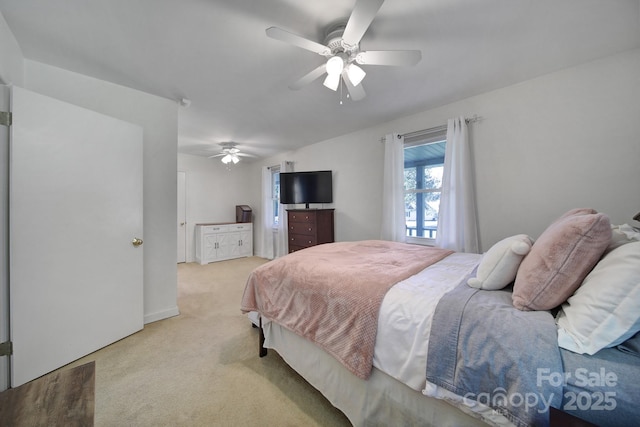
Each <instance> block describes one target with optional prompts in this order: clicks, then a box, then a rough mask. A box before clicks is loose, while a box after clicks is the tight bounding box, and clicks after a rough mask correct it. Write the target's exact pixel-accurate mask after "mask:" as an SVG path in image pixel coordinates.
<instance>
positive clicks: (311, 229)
mask: <svg viewBox="0 0 640 427" xmlns="http://www.w3.org/2000/svg"><path fill="white" fill-rule="evenodd" d="M289 234H291V235H293V234H304V235H315V234H316V225H315V223H312V222H291V223H289Z"/></svg>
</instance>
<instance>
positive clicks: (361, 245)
mask: <svg viewBox="0 0 640 427" xmlns="http://www.w3.org/2000/svg"><path fill="white" fill-rule="evenodd" d="M451 253H453V252H452V251H449V250H444V249H439V248H431V247H425V246H419V245H409V244H405V243H397V242H388V241H381V240H366V241H360V242H339V243H329V244H324V245H319V246H313V247H310V248H307V249H304V250H302V251H298V252H294V253H292V254H289V255H287V256H284V257H282V258H278V259H275V260H273V261H270V262H268V263H266V264H263V265H262V266H260V267H258V268H256V269H255V270H254V271H253V272H252V273H251V275H250V276H249V279H248V281H247V285H246V288H245V291H244V295H243V297H242V304H241V310H242V311H243V312H249V311H258V312H259V313H260V314H262V315H263V316H264V317H266V318H268V319H270V320H273V321H275V322H277V323H279V324H280V325H282V326H284V327H286V328H287V329H289V330H291V331H293V332H295V333H296V334H298V335H301V336H303V337H305V338H307V339H309V340H311V341H312V342H314V343H316V344H317V345H319V346H320V347H321V348H323V349H324V350H325V351H326V352H328V353H329V354H331V355H332V356H333V357H335V358H336V359H337V360H338V361H340V362H341V363H342V364H343V365H344V366H345V367H346V368H347V369H349V370H350V371H351V372H353V373H354V374H355V375H356V376H358V377H359V378H362V379H367V378H368V377H369V375H370V373H371V368H372V366H373V349H374V346H375V340H376V332H377V327H378V312H379V310H380V305H381V304H382V299H383V298H384V296H385V294H386V293H387V291H388V290H389V289H390V288H391V287H392V286H393V285H394V284H396V283H398V282H400V281H402V280H404V279H406V278H408V277H411V276H413V275H414V274H416V273H418V272H420V271H422V270H423V269H424V268H426V267H428V266H429V265H431V264H434V263H436V262H438V261H440V260H441V259H443V258H445V257H446V256H448V255H450V254H451Z"/></svg>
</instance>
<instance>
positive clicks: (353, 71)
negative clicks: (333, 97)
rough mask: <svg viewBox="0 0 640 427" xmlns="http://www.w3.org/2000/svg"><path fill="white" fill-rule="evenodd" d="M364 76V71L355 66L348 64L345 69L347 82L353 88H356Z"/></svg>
mask: <svg viewBox="0 0 640 427" xmlns="http://www.w3.org/2000/svg"><path fill="white" fill-rule="evenodd" d="M366 75H367V73H365V72H364V70H363V69H362V68H360V67H358V66H357V65H356V64H349V66H348V67H347V76H349V81H350V82H351V84H352V85H354V86H358V85H359V84H360V82H362V79H364V76H366Z"/></svg>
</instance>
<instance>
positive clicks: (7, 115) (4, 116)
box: [0, 111, 13, 126]
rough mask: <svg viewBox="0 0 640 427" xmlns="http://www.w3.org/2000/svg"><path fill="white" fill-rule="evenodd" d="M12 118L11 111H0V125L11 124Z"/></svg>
mask: <svg viewBox="0 0 640 427" xmlns="http://www.w3.org/2000/svg"><path fill="white" fill-rule="evenodd" d="M12 119H13V114H11V111H0V125H3V126H11V121H12Z"/></svg>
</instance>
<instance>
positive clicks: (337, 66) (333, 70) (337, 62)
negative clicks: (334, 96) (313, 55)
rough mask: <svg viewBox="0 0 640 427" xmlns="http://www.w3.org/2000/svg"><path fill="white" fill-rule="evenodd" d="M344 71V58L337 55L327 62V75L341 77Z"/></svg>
mask: <svg viewBox="0 0 640 427" xmlns="http://www.w3.org/2000/svg"><path fill="white" fill-rule="evenodd" d="M343 69H344V59H342V57H340V56H338V55H336V56H332V57H331V58H329V60H328V61H327V74H329V75H330V76H331V75H338V76H339V75H340V73H342V70H343ZM334 90H335V89H334Z"/></svg>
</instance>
